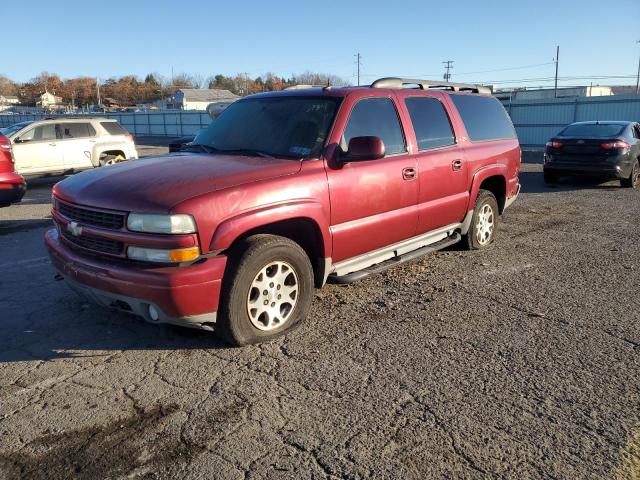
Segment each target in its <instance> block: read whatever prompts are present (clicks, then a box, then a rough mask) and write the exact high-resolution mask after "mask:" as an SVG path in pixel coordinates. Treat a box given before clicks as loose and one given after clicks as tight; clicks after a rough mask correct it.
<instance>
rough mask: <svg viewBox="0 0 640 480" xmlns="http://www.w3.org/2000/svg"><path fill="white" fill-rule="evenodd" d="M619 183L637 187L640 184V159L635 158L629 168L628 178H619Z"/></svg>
mask: <svg viewBox="0 0 640 480" xmlns="http://www.w3.org/2000/svg"><path fill="white" fill-rule="evenodd" d="M620 185H622V186H623V187H625V188H638V186H640V160H636V161H635V163H634V164H633V167H632V168H631V175H629V178H623V179H622V180H620Z"/></svg>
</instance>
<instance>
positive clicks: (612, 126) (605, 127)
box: [558, 123, 626, 137]
mask: <svg viewBox="0 0 640 480" xmlns="http://www.w3.org/2000/svg"><path fill="white" fill-rule="evenodd" d="M625 127H626V125H620V124H619V123H617V124H616V123H574V124H573V125H569V126H568V127H566V128H565V129H564V130H562V131H561V132H560V133H559V134H558V136H560V137H615V136H616V135H620V134H621V133H622V131H623V130H624V129H625Z"/></svg>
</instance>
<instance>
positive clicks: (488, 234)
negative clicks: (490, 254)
mask: <svg viewBox="0 0 640 480" xmlns="http://www.w3.org/2000/svg"><path fill="white" fill-rule="evenodd" d="M499 215H500V211H499V210H498V201H497V200H496V197H495V196H494V195H493V193H491V192H490V191H488V190H480V191H479V192H478V198H477V199H476V204H475V207H474V208H473V217H472V219H471V226H470V227H469V231H468V232H467V234H466V235H465V236H464V239H463V241H464V242H465V244H466V246H467V248H468V249H469V250H480V249H483V248H487V247H488V246H489V245H491V243H493V240H494V239H495V236H496V230H497V228H498V216H499Z"/></svg>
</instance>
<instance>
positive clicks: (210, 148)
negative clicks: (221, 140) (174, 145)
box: [181, 143, 220, 153]
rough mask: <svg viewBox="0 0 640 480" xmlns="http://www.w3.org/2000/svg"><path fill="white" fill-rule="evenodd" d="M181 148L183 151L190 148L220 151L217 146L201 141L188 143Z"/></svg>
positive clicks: (212, 151)
mask: <svg viewBox="0 0 640 480" xmlns="http://www.w3.org/2000/svg"><path fill="white" fill-rule="evenodd" d="M181 150H182V151H183V152H188V151H190V150H200V151H201V152H205V153H215V152H219V151H220V150H218V149H217V148H214V147H210V146H209V145H202V144H201V143H192V144H190V145H186V146H184V147H182V148H181Z"/></svg>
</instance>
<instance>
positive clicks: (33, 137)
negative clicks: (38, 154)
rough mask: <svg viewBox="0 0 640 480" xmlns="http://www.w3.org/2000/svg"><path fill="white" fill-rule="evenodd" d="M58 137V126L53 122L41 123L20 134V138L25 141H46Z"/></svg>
mask: <svg viewBox="0 0 640 480" xmlns="http://www.w3.org/2000/svg"><path fill="white" fill-rule="evenodd" d="M55 139H56V126H55V125H54V124H53V123H50V124H48V125H40V126H39V127H35V128H32V129H31V130H29V131H28V132H25V133H23V134H22V135H20V140H22V141H25V142H29V141H32V142H44V141H46V140H55Z"/></svg>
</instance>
